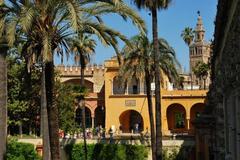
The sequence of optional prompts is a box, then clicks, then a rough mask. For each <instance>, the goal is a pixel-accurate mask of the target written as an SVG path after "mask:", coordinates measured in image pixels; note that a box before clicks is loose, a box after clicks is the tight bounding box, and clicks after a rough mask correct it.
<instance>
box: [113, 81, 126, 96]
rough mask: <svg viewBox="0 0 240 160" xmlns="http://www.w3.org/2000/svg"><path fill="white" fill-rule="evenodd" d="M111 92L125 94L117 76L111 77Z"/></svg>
mask: <svg viewBox="0 0 240 160" xmlns="http://www.w3.org/2000/svg"><path fill="white" fill-rule="evenodd" d="M113 94H125V87H124V85H122V83H121V82H120V80H119V79H118V78H117V77H114V78H113Z"/></svg>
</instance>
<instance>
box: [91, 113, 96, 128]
mask: <svg viewBox="0 0 240 160" xmlns="http://www.w3.org/2000/svg"><path fill="white" fill-rule="evenodd" d="M91 118H92V128H94V125H95V124H94V118H95V117H94V115H93V116H91Z"/></svg>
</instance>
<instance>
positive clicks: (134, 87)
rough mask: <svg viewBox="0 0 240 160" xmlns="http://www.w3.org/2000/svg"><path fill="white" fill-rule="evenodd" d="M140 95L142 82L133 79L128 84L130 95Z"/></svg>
mask: <svg viewBox="0 0 240 160" xmlns="http://www.w3.org/2000/svg"><path fill="white" fill-rule="evenodd" d="M139 93H140V81H139V80H138V79H137V78H132V80H131V82H129V83H128V94H139Z"/></svg>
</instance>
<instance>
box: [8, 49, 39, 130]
mask: <svg viewBox="0 0 240 160" xmlns="http://www.w3.org/2000/svg"><path fill="white" fill-rule="evenodd" d="M7 62H8V115H9V118H8V124H9V125H10V126H11V125H12V126H19V125H22V124H25V126H26V130H28V131H29V132H30V128H34V127H36V126H35V124H36V121H37V116H38V115H39V109H40V99H39V94H40V93H39V88H40V85H39V82H40V72H39V70H38V69H37V68H35V69H33V70H32V71H31V72H32V73H31V75H32V76H31V77H30V79H31V84H28V83H27V82H26V76H27V75H28V74H27V73H26V72H27V70H26V63H25V61H24V59H23V58H21V57H20V56H19V55H18V54H16V53H13V54H10V55H9V56H8V57H7ZM29 85H31V86H29ZM15 133H16V132H15Z"/></svg>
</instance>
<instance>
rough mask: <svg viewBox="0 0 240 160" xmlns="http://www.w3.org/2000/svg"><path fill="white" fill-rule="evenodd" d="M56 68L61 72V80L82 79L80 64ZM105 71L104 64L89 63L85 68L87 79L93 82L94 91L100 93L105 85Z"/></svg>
mask: <svg viewBox="0 0 240 160" xmlns="http://www.w3.org/2000/svg"><path fill="white" fill-rule="evenodd" d="M56 70H57V71H58V72H59V74H60V81H61V82H63V83H64V82H67V81H71V80H80V75H81V67H79V66H65V65H59V66H56ZM104 72H105V67H104V66H103V65H88V66H86V68H85V70H84V76H85V78H84V79H85V80H87V81H89V82H91V83H93V91H94V93H99V92H100V91H101V89H102V87H103V85H104Z"/></svg>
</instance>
